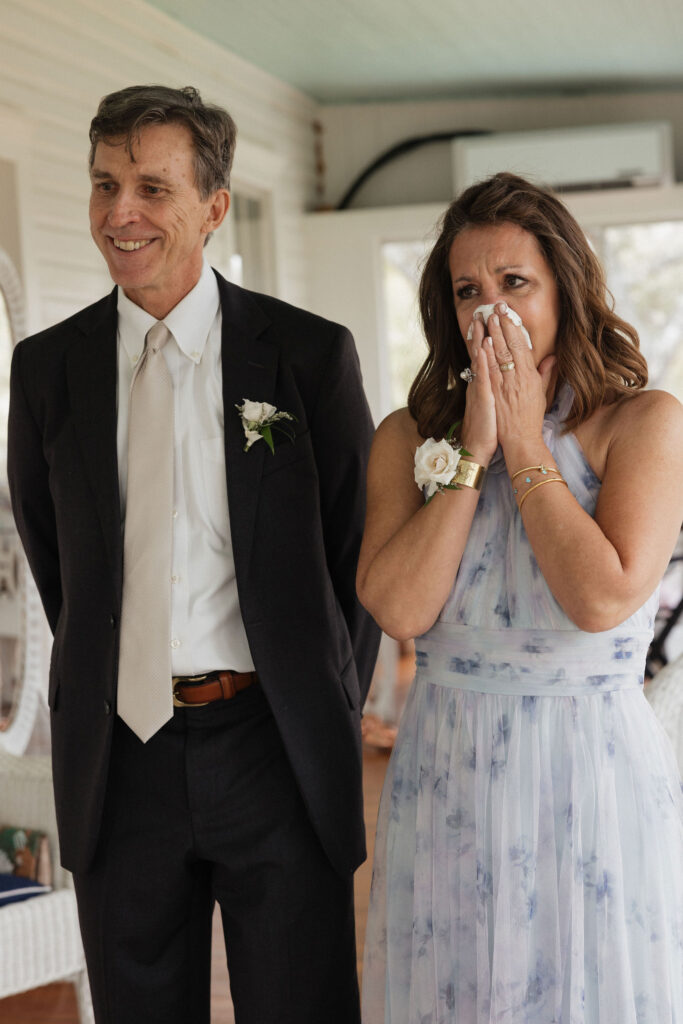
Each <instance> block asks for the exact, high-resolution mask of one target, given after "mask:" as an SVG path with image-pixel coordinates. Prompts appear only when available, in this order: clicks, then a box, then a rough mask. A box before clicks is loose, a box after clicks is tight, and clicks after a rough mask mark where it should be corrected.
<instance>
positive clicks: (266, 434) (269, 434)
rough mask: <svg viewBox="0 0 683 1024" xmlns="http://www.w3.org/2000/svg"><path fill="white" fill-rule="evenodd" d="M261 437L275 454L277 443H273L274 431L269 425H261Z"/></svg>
mask: <svg viewBox="0 0 683 1024" xmlns="http://www.w3.org/2000/svg"><path fill="white" fill-rule="evenodd" d="M261 437H262V438H263V440H264V441H265V442H266V444H267V445H268V447H269V448H270V450H271V453H272V454H273V455H275V445H274V444H273V431H272V430H271V429H270V427H268V426H265V425H264V426H263V427H261Z"/></svg>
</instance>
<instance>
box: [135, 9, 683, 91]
mask: <svg viewBox="0 0 683 1024" xmlns="http://www.w3.org/2000/svg"><path fill="white" fill-rule="evenodd" d="M151 3H152V6H154V7H156V8H158V9H159V10H161V11H164V12H165V13H166V14H168V15H170V16H171V17H173V18H175V19H176V20H177V21H179V22H181V23H182V24H183V25H185V26H187V27H188V28H191V29H194V30H195V31H196V32H198V33H200V34H201V35H203V36H206V37H208V38H210V39H212V40H214V41H215V42H217V43H219V44H220V45H222V46H224V47H225V48H226V49H228V50H231V51H233V52H234V53H236V54H238V55H239V56H240V57H243V58H245V59H246V60H248V61H250V62H251V63H252V64H255V65H256V66H257V67H260V68H263V69H264V70H266V71H269V72H270V73H271V74H273V75H275V76H277V77H278V78H281V79H283V80H284V81H286V82H289V83H290V84H291V85H293V86H296V87H297V88H298V89H300V90H302V91H303V92H305V93H307V94H308V95H309V96H311V97H313V98H314V99H316V100H319V101H320V102H323V103H340V102H341V103H344V102H354V101H363V100H365V101H368V100H384V99H411V98H414V99H420V98H426V97H449V96H453V97H455V96H475V95H486V94H489V95H491V94H506V95H509V94H510V93H511V92H518V93H522V92H525V93H529V92H532V93H533V92H546V91H548V90H552V91H562V90H571V91H576V90H583V89H624V88H646V89H651V88H656V87H657V86H659V85H661V86H666V87H671V86H676V87H680V88H682V89H683V3H681V0H570V2H568V0H562V2H558V0H468V2H467V3H464V2H462V0H151Z"/></svg>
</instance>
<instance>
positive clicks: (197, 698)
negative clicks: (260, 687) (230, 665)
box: [173, 669, 258, 708]
mask: <svg viewBox="0 0 683 1024" xmlns="http://www.w3.org/2000/svg"><path fill="white" fill-rule="evenodd" d="M257 682H258V676H257V675H256V673H255V672H233V671H232V670H231V669H226V670H225V671H224V672H207V673H206V674H205V675H202V676H174V678H173V704H174V706H175V707H177V708H197V707H204V705H206V704H211V703H212V702H213V701H215V700H232V698H233V697H234V696H235V694H236V693H239V692H240V690H246V689H247V687H248V686H252V685H253V684H254V683H257Z"/></svg>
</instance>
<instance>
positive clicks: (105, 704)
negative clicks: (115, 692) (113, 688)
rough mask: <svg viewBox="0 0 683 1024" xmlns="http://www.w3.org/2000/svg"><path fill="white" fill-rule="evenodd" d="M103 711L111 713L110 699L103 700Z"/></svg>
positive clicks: (107, 713) (106, 713)
mask: <svg viewBox="0 0 683 1024" xmlns="http://www.w3.org/2000/svg"><path fill="white" fill-rule="evenodd" d="M104 713H105V715H110V714H111V701H110V700H105V702H104Z"/></svg>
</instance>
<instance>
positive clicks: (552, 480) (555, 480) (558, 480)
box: [517, 476, 569, 512]
mask: <svg viewBox="0 0 683 1024" xmlns="http://www.w3.org/2000/svg"><path fill="white" fill-rule="evenodd" d="M543 484H564V486H565V487H569V484H568V483H567V481H566V480H565V479H564V477H562V476H549V477H547V478H546V479H545V480H539V481H538V483H537V484H534V486H533V487H530V488H529V490H528V491H525V492H524V494H523V495H522V497H521V498H520V500H519V505H518V506H517V508H518V509H519V511H520V512H521V511H522V505H523V504H524V502H525V501H526V499H527V498H528V497H529V495H530V494H531V492H532V491H535V490H536V489H537V488H539V487H543Z"/></svg>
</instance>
